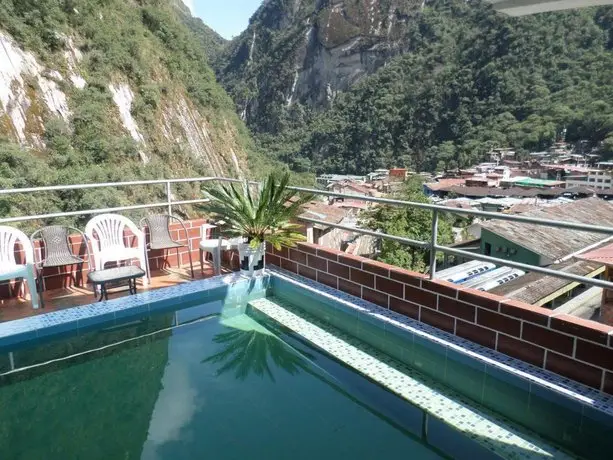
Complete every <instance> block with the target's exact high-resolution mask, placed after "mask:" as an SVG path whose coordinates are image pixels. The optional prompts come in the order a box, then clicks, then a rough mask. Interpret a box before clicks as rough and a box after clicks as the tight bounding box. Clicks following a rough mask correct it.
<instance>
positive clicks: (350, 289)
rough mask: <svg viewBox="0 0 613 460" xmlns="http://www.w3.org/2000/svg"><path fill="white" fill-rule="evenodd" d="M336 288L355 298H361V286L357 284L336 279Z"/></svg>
mask: <svg viewBox="0 0 613 460" xmlns="http://www.w3.org/2000/svg"><path fill="white" fill-rule="evenodd" d="M338 288H339V289H340V290H341V291H344V292H346V293H348V294H351V295H354V296H356V297H360V298H361V297H362V286H360V285H359V284H355V283H352V282H351V281H347V280H345V279H343V278H339V279H338Z"/></svg>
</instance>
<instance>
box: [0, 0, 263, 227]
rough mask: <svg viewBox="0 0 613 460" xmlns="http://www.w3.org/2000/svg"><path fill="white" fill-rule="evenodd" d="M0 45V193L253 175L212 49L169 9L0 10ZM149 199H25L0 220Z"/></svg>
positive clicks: (103, 0)
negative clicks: (218, 77) (62, 185)
mask: <svg viewBox="0 0 613 460" xmlns="http://www.w3.org/2000/svg"><path fill="white" fill-rule="evenodd" d="M0 43H1V45H2V46H1V47H0V188H12V187H24V186H38V185H50V184H58V183H79V182H84V183H85V182H106V181H119V180H130V179H138V178H160V177H185V176H198V175H226V176H227V175H232V176H239V175H241V174H250V173H251V172H253V171H254V169H256V170H257V168H254V167H253V165H252V167H249V166H248V163H247V161H248V158H247V151H248V150H250V149H251V145H250V143H251V141H250V136H249V133H248V130H247V129H246V128H245V126H244V124H243V123H242V122H241V121H240V119H239V117H238V116H237V114H236V112H235V110H234V104H233V102H232V100H231V98H230V97H229V96H228V95H227V94H226V92H225V91H224V90H223V89H222V88H221V87H220V86H219V85H218V83H217V82H216V79H215V75H214V72H213V71H212V69H211V67H210V66H209V63H208V60H207V56H210V57H211V59H212V58H213V56H215V54H216V53H217V52H218V51H219V49H220V47H221V46H222V45H223V40H222V39H221V38H220V37H219V36H218V35H217V34H215V33H214V32H213V31H211V30H210V29H208V28H207V27H206V26H204V24H202V22H201V21H200V20H199V19H193V18H191V16H189V12H188V11H186V8H185V7H184V6H183V4H182V3H181V2H180V0H173V1H168V0H134V1H125V0H2V1H0ZM184 192H185V193H184V194H192V195H193V194H194V193H197V192H196V191H195V190H194V191H192V192H189V191H188V190H185V191H184ZM188 192H189V193H188ZM178 193H180V192H178ZM156 194H159V195H160V196H163V190H162V189H161V188H160V189H159V190H151V189H140V190H136V189H132V190H113V191H109V192H106V193H103V192H101V191H100V190H87V191H82V192H79V193H77V192H74V193H70V194H64V195H62V196H60V194H54V195H53V196H48V195H47V196H40V195H36V196H34V195H31V196H28V197H23V199H19V200H15V199H13V200H4V199H2V200H0V215H14V214H18V213H23V212H25V213H34V212H54V211H60V210H74V209H80V208H81V209H82V208H91V207H92V206H102V207H103V206H120V205H125V204H135V203H139V202H145V201H148V202H152V201H155V198H156V197H155V196H152V195H156Z"/></svg>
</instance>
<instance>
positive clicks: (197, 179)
mask: <svg viewBox="0 0 613 460" xmlns="http://www.w3.org/2000/svg"><path fill="white" fill-rule="evenodd" d="M210 181H222V182H242V180H241V179H232V178H229V177H214V176H212V177H187V178H183V179H152V180H134V181H127V182H98V183H93V184H69V185H48V186H45V187H24V188H7V189H2V190H0V195H13V194H16V193H34V192H57V191H64V190H82V189H88V188H104V187H132V186H135V185H156V184H168V183H170V184H179V183H185V182H210Z"/></svg>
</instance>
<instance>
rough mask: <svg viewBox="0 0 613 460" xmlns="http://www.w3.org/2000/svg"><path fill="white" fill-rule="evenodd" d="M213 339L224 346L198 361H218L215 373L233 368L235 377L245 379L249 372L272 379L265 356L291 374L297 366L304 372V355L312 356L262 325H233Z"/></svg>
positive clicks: (297, 368)
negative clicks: (235, 326) (262, 327)
mask: <svg viewBox="0 0 613 460" xmlns="http://www.w3.org/2000/svg"><path fill="white" fill-rule="evenodd" d="M258 329H259V328H258ZM213 341H214V342H215V343H218V344H222V345H224V346H225V347H224V348H223V349H222V350H221V351H220V352H218V353H215V354H213V355H211V356H209V357H208V358H205V359H204V360H202V362H203V363H213V364H222V366H221V367H219V369H217V375H222V374H225V373H227V372H231V371H234V376H235V377H236V378H237V379H238V380H245V379H247V377H248V376H249V374H251V373H253V374H255V375H257V376H259V377H263V376H268V377H269V378H270V379H271V380H272V381H273V382H274V381H275V377H274V374H273V372H272V369H271V367H270V361H269V357H270V360H271V361H272V363H273V364H274V365H275V366H276V367H278V368H281V369H283V370H285V371H286V372H288V373H289V374H291V375H296V374H298V373H299V372H300V369H302V370H304V371H307V372H308V364H307V361H306V360H305V358H307V359H313V356H312V355H309V354H308V353H306V352H303V351H300V352H299V353H300V354H299V353H298V352H297V351H294V350H292V349H291V348H290V347H289V346H288V345H287V344H285V343H284V342H283V341H281V340H280V339H278V338H277V337H276V336H274V335H272V334H271V333H270V332H268V331H267V330H265V329H263V330H247V331H246V330H242V329H233V330H230V331H227V332H221V333H219V334H217V335H216V336H215V337H214V338H213ZM301 354H302V355H303V356H301Z"/></svg>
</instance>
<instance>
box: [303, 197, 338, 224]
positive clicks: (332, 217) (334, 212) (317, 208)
mask: <svg viewBox="0 0 613 460" xmlns="http://www.w3.org/2000/svg"><path fill="white" fill-rule="evenodd" d="M349 214H350V211H348V210H345V209H343V208H339V207H336V206H331V205H329V204H326V203H320V202H311V203H307V204H306V205H305V206H304V211H303V213H302V214H300V215H299V216H298V218H300V217H304V218H307V219H317V220H323V221H326V222H329V223H331V224H338V223H339V222H340V221H341V220H343V219H344V218H345V217H347V216H348V215H349Z"/></svg>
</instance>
